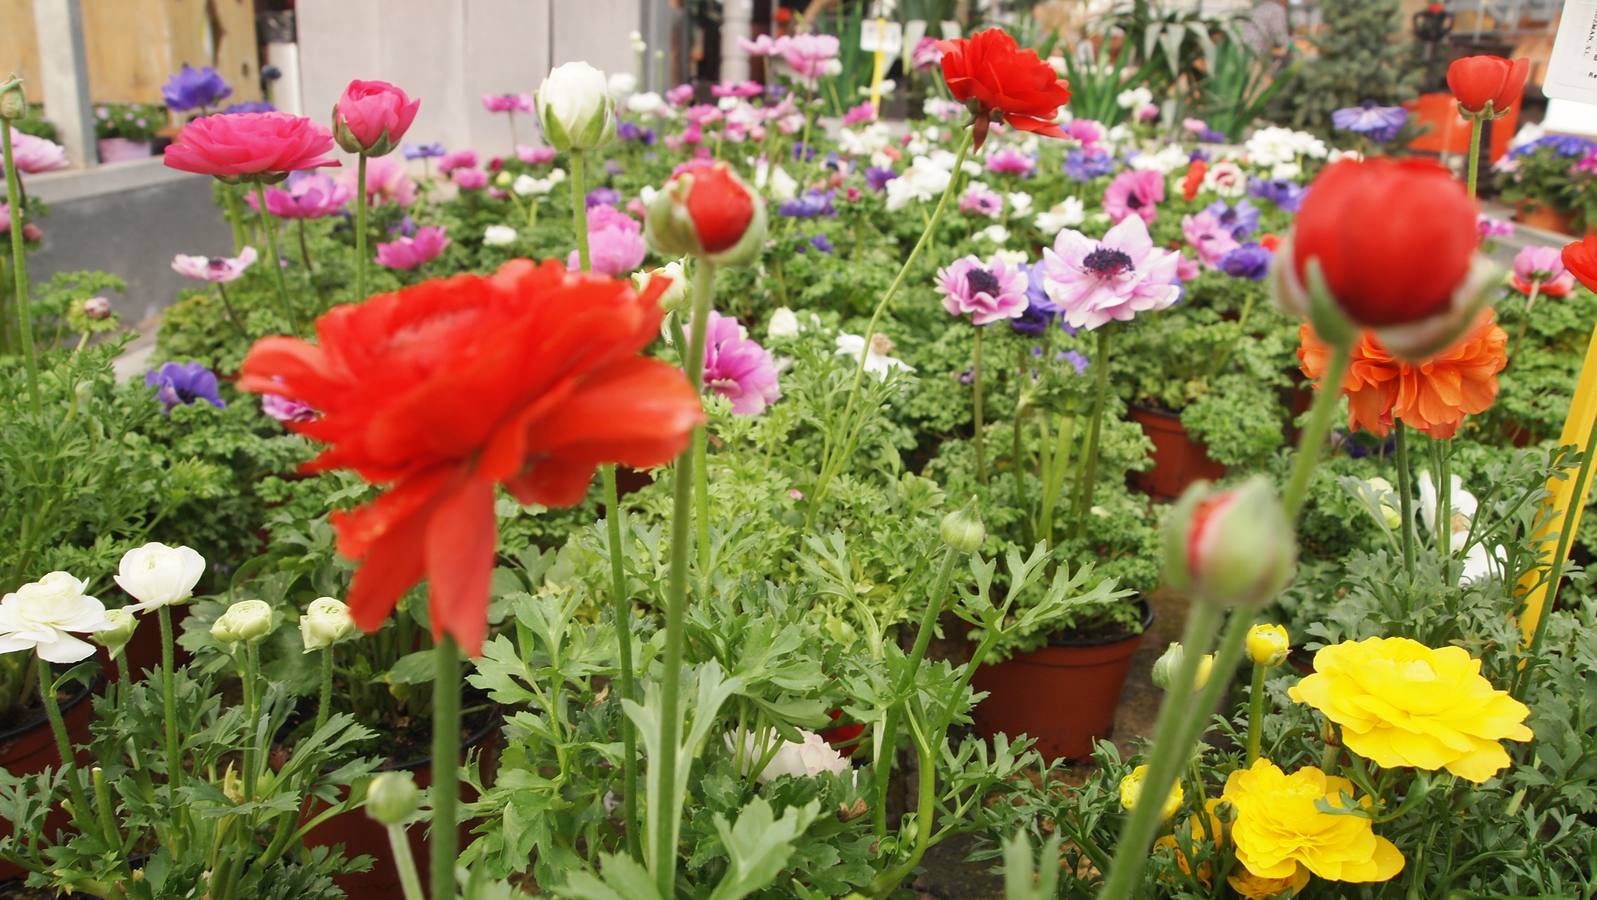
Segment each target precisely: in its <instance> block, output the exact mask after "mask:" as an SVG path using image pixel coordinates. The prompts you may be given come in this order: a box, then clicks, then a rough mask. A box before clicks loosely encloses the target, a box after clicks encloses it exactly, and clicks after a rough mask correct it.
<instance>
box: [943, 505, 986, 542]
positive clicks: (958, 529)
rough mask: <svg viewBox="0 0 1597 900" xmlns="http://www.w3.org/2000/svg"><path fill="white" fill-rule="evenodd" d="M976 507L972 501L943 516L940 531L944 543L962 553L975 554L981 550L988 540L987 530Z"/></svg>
mask: <svg viewBox="0 0 1597 900" xmlns="http://www.w3.org/2000/svg"><path fill="white" fill-rule="evenodd" d="M975 507H976V502H975V501H974V500H972V501H971V502H969V503H967V504H965V505H964V506H963V507H960V508H959V509H956V510H954V511H953V512H951V513H949V514H948V515H946V516H943V524H942V525H941V526H940V527H939V529H938V531H939V532H940V533H941V534H942V537H943V543H945V544H947V545H948V546H950V547H952V548H953V549H954V550H956V551H958V552H960V553H975V552H976V551H977V550H980V549H981V545H982V541H984V540H986V539H987V529H986V527H984V526H983V525H982V523H981V516H980V515H978V514H977V513H976V508H975Z"/></svg>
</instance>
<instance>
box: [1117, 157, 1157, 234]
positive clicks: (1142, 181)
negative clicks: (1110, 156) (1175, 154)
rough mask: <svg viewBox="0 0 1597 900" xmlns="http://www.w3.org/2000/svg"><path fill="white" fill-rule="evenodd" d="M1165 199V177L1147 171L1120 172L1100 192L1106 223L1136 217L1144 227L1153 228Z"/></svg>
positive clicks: (1152, 171)
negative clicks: (1145, 225)
mask: <svg viewBox="0 0 1597 900" xmlns="http://www.w3.org/2000/svg"><path fill="white" fill-rule="evenodd" d="M1162 200H1164V175H1162V174H1160V173H1159V172H1157V171H1154V170H1151V169H1147V170H1142V171H1130V172H1121V173H1120V174H1119V175H1116V176H1115V180H1114V181H1111V182H1109V187H1108V188H1107V189H1105V190H1104V192H1103V211H1104V212H1106V213H1108V214H1109V221H1111V222H1115V223H1119V222H1120V221H1121V220H1123V219H1125V218H1126V217H1127V216H1130V215H1136V216H1140V217H1141V218H1142V221H1143V223H1144V224H1147V225H1152V224H1153V217H1154V216H1155V215H1157V214H1158V212H1159V209H1158V207H1159V203H1160V202H1161V201H1162Z"/></svg>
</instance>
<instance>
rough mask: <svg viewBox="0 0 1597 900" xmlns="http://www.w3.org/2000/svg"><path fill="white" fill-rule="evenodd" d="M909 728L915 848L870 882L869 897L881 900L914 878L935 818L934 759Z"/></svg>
mask: <svg viewBox="0 0 1597 900" xmlns="http://www.w3.org/2000/svg"><path fill="white" fill-rule="evenodd" d="M910 728H911V729H912V730H913V731H914V733H915V734H914V736H915V763H916V769H917V771H916V785H917V789H916V792H915V848H914V850H912V851H911V852H910V854H909V858H908V859H906V860H904V862H903V863H901V864H900V865H897V866H895V867H893V868H891V869H888V870H887V871H885V872H883V873H882V874H880V875H878V876H876V878H875V879H874V880H873V881H872V882H871V896H872V897H885V896H887V895H888V894H889V893H891V892H892V891H893V890H894V889H895V888H897V887H898V886H899V884H901V883H902V882H903V881H904V879H906V878H908V877H909V876H910V875H912V874H914V872H915V867H916V866H918V865H920V861H921V859H922V858H924V857H925V856H926V848H927V847H929V846H931V840H932V825H933V824H934V823H935V821H936V818H937V809H936V804H937V759H936V757H935V756H934V755H933V753H932V748H931V744H930V742H929V741H927V740H926V739H925V736H923V735H922V734H921V733H920V729H919V728H918V727H916V725H915V723H914V722H913V721H911V722H910Z"/></svg>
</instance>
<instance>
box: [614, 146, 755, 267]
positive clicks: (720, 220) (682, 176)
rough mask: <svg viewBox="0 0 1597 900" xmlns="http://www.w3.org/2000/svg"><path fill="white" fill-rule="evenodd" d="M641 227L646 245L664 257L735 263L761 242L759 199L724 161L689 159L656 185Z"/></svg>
mask: <svg viewBox="0 0 1597 900" xmlns="http://www.w3.org/2000/svg"><path fill="white" fill-rule="evenodd" d="M644 227H645V232H646V236H647V237H648V240H649V245H650V246H652V247H653V248H654V249H655V250H657V251H659V252H660V253H661V254H663V255H665V256H683V255H688V254H691V255H694V256H703V257H705V258H706V259H708V260H710V261H711V262H714V263H716V264H717V265H740V264H742V263H746V262H749V261H750V260H752V259H753V258H754V257H755V256H756V255H757V254H758V252H759V249H760V247H761V246H763V245H764V243H765V201H764V200H763V199H761V197H760V195H759V194H757V193H755V192H754V191H753V190H751V189H750V188H749V186H748V185H746V184H744V183H743V179H741V178H739V177H738V176H737V174H736V173H734V172H733V171H732V169H731V167H729V166H727V165H726V164H725V163H711V162H702V161H699V162H692V163H688V164H686V165H684V166H681V167H679V168H678V169H677V171H676V173H675V174H673V175H672V176H671V179H670V180H669V181H667V182H666V183H665V187H663V188H661V189H660V193H659V194H658V195H657V196H656V197H655V199H654V202H652V203H651V204H650V205H649V212H648V216H647V217H646V218H645V219H644Z"/></svg>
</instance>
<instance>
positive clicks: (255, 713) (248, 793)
mask: <svg viewBox="0 0 1597 900" xmlns="http://www.w3.org/2000/svg"><path fill="white" fill-rule="evenodd" d="M240 650H241V651H242V652H243V654H244V665H243V673H242V674H241V676H240V677H241V678H242V681H243V685H242V686H243V689H244V727H245V732H244V772H243V775H244V802H245V803H254V802H255V799H256V798H255V758H256V747H255V738H256V729H255V726H256V722H257V720H258V717H259V716H260V691H259V686H258V685H257V684H256V682H257V681H258V680H259V672H260V656H259V655H258V654H257V652H256V650H255V643H254V642H253V641H245V642H244V646H243V647H242V648H240Z"/></svg>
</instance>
